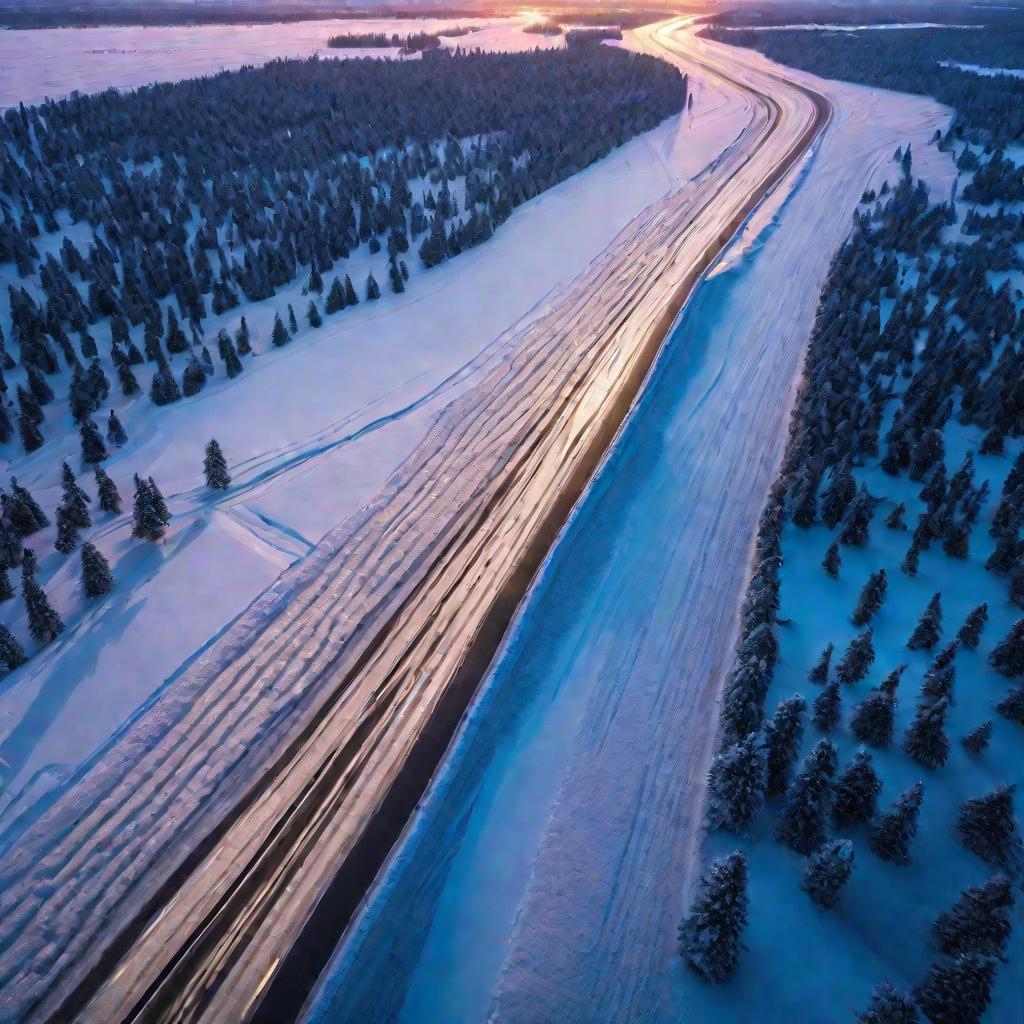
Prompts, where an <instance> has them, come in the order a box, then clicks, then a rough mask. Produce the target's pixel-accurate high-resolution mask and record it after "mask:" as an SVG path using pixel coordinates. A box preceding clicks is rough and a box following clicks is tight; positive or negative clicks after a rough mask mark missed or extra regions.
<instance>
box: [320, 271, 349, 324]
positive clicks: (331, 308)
mask: <svg viewBox="0 0 1024 1024" xmlns="http://www.w3.org/2000/svg"><path fill="white" fill-rule="evenodd" d="M344 308H345V292H344V289H343V288H342V287H341V282H340V281H339V280H338V279H337V278H335V279H334V280H333V281H332V282H331V288H330V291H329V292H328V293H327V299H326V301H325V302H324V311H325V312H326V313H327V315H328V316H330V315H332V314H333V313H338V312H340V311H341V310H343V309H344Z"/></svg>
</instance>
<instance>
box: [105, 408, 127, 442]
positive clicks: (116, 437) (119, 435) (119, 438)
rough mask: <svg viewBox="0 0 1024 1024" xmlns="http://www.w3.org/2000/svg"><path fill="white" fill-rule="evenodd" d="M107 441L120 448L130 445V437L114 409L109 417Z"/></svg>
mask: <svg viewBox="0 0 1024 1024" xmlns="http://www.w3.org/2000/svg"><path fill="white" fill-rule="evenodd" d="M107 440H108V441H109V442H110V443H111V444H112V445H116V446H117V447H118V448H120V447H121V446H122V445H124V444H127V443H128V435H127V434H126V433H125V429H124V426H123V425H122V424H121V421H120V420H119V419H118V417H117V413H116V412H114V410H113V409H111V410H110V415H109V416H108V417H107Z"/></svg>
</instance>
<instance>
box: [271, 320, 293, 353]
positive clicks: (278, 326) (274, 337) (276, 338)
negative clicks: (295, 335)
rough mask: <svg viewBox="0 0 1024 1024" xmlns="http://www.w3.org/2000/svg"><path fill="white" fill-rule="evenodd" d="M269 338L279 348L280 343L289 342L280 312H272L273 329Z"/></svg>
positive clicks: (285, 343)
mask: <svg viewBox="0 0 1024 1024" xmlns="http://www.w3.org/2000/svg"><path fill="white" fill-rule="evenodd" d="M270 340H271V341H272V342H273V343H274V345H276V346H277V347H278V348H280V347H281V346H282V345H287V344H288V342H289V340H290V339H289V336H288V328H287V327H285V325H284V321H283V320H282V319H281V314H280V313H275V314H274V330H273V333H272V334H271V335H270Z"/></svg>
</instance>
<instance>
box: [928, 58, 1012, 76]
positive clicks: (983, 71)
mask: <svg viewBox="0 0 1024 1024" xmlns="http://www.w3.org/2000/svg"><path fill="white" fill-rule="evenodd" d="M940 63H941V64H942V66H943V67H947V68H959V69H960V70H961V71H972V72H974V74H976V75H987V76H990V77H991V76H995V75H1009V76H1010V77H1011V78H1024V70H1022V69H1021V68H986V67H982V66H981V65H980V64H958V63H957V62H956V61H955V60H944V61H940Z"/></svg>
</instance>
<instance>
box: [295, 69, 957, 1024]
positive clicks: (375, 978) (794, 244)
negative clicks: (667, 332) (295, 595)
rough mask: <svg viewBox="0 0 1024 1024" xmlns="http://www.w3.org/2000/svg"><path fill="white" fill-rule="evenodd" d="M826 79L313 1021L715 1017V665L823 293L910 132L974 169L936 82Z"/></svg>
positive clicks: (331, 977) (942, 184)
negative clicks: (707, 815)
mask: <svg viewBox="0 0 1024 1024" xmlns="http://www.w3.org/2000/svg"><path fill="white" fill-rule="evenodd" d="M756 59H758V60H760V59H759V58H756ZM761 66H765V64H764V63H762V64H761ZM787 74H788V72H787ZM806 80H808V81H815V84H816V87H817V88H819V89H821V90H822V91H824V92H825V93H826V94H827V95H829V96H830V97H831V98H832V100H833V102H834V103H835V105H836V107H837V116H836V119H835V121H834V123H833V125H832V127H831V128H830V130H829V132H828V134H827V136H826V137H825V139H824V140H823V141H822V143H821V144H820V145H819V146H818V147H817V151H816V153H815V154H814V156H813V157H812V159H811V160H810V162H809V164H808V165H807V166H806V167H805V168H804V169H803V171H802V172H801V174H802V177H801V178H800V179H799V182H798V185H799V187H797V188H796V189H795V191H794V192H793V194H792V195H791V197H790V198H789V200H788V202H787V203H786V204H785V205H784V206H783V207H782V208H781V209H778V208H777V207H776V208H775V209H774V214H775V215H774V217H773V218H771V219H770V221H769V222H768V223H765V221H766V220H769V218H761V219H759V220H758V222H757V223H758V224H759V225H760V226H761V227H762V230H761V232H760V234H759V235H758V234H756V231H754V230H752V231H751V232H748V233H747V234H746V235H744V237H743V238H741V239H740V241H739V242H738V243H737V245H736V246H735V247H734V249H733V251H731V252H730V253H729V254H727V257H726V259H725V260H723V261H722V263H721V264H720V268H719V272H718V273H717V274H716V275H713V276H712V279H711V280H709V281H707V282H706V283H705V284H703V285H702V286H701V288H700V290H699V291H698V293H697V296H696V297H695V299H694V301H693V302H692V303H691V305H690V306H689V307H688V309H687V312H686V314H685V316H684V318H683V320H682V322H681V324H680V325H679V327H678V329H677V331H676V332H675V334H674V336H673V338H672V340H671V342H670V344H669V345H668V347H667V349H666V351H665V352H664V354H663V356H662V359H661V361H660V364H659V369H658V371H657V373H656V375H655V377H654V379H653V380H652V382H651V384H650V386H649V387H648V389H647V391H646V393H645V398H644V400H643V402H642V403H641V404H640V406H639V408H638V410H637V411H636V413H635V414H634V417H633V419H632V421H631V423H630V425H629V426H628V428H627V429H626V431H625V433H624V435H623V437H622V438H621V440H620V442H619V445H618V447H617V449H616V450H615V452H614V453H613V455H612V457H611V459H610V460H609V462H608V464H607V465H606V466H605V468H604V470H603V472H602V474H601V475H600V477H599V478H598V480H597V481H596V483H595V484H594V486H593V487H592V488H591V491H590V492H589V494H588V496H587V498H586V500H585V502H584V503H583V504H582V506H581V507H580V509H579V510H578V511H577V513H576V515H575V517H574V519H573V521H572V523H571V525H570V526H569V528H568V529H567V531H566V534H565V536H564V537H563V539H562V541H561V543H560V544H559V546H558V547H557V548H556V549H555V551H554V553H553V555H552V557H551V559H550V560H549V562H548V564H547V566H546V569H545V572H544V574H543V576H542V578H541V579H540V581H539V582H538V584H537V585H536V587H535V591H534V593H533V595H532V597H531V599H530V601H529V602H528V604H527V605H526V607H525V609H524V611H523V613H522V615H521V617H520V619H519V621H518V624H517V627H516V629H515V631H514V633H513V634H512V636H511V637H510V639H509V640H508V642H507V645H506V648H505V650H504V652H503V655H502V657H501V658H500V660H499V661H498V663H497V665H496V667H495V668H494V670H493V671H492V673H491V675H490V676H489V678H488V680H487V682H486V684H485V687H484V689H483V691H482V693H481V695H480V697H479V699H478V701H477V702H476V704H475V705H474V708H473V711H472V712H471V715H470V717H469V720H468V722H467V723H466V725H465V726H464V728H463V731H462V732H461V733H460V736H459V738H458V740H457V742H456V745H455V747H454V748H453V750H452V752H451V753H450V754H449V757H448V760H447V761H446V765H445V768H444V769H443V771H442V772H441V774H440V775H439V777H438V779H437V780H435V784H434V786H433V787H432V789H431V791H430V793H429V794H428V796H427V798H426V799H425V801H424V802H423V805H422V808H421V811H420V813H419V814H418V815H417V818H416V819H415V820H414V822H413V823H412V825H411V826H410V828H409V829H408V830H407V836H406V839H405V841H404V842H403V843H402V844H401V845H400V846H399V847H398V848H397V849H396V851H395V852H394V854H393V857H392V860H391V862H390V865H389V867H388V869H387V870H386V872H385V873H384V875H383V877H382V880H381V881H380V883H379V886H378V888H377V890H376V891H375V893H374V894H373V895H372V897H371V899H370V901H369V903H368V905H367V907H366V909H365V911H364V913H363V914H362V916H361V918H360V919H359V921H358V922H357V925H356V927H354V929H353V931H352V933H351V936H350V938H349V941H348V942H347V943H346V944H345V945H344V946H343V947H342V948H341V949H340V950H339V952H338V954H337V957H336V960H335V963H334V965H333V966H332V969H331V970H330V971H329V972H328V974H327V975H326V977H325V980H324V982H323V985H322V988H321V990H320V992H319V994H318V996H317V998H316V1000H315V1002H314V1005H313V1006H312V1007H311V1008H310V1012H309V1020H310V1021H314V1020H315V1021H317V1022H331V1024H340V1022H346V1024H355V1022H358V1021H365V1020H374V1021H379V1022H385V1021H387V1022H391V1021H400V1022H402V1024H425V1022H427V1021H437V1020H466V1021H470V1020H484V1019H491V1020H494V1021H499V1022H500V1021H510V1022H511V1021H514V1022H516V1024H534V1022H536V1024H543V1022H549V1021H552V1020H560V1021H567V1022H568V1021H572V1022H588V1024H589V1022H597V1021H608V1020H615V1021H616V1022H619V1021H637V1022H644V1024H650V1022H660V1021H665V1022H668V1021H673V1022H674V1021H679V1020H691V1019H692V1020H698V1019H700V1020H702V1021H703V1020H704V1019H705V1018H703V1017H700V1016H699V1014H701V1013H702V1012H703V1011H702V1010H701V1009H699V1008H694V1006H693V1005H691V1003H692V997H693V994H694V993H693V989H692V986H691V980H690V979H688V978H686V977H685V976H684V972H683V970H682V968H681V965H680V962H679V960H678V958H677V957H676V955H675V949H674V936H675V925H676V923H677V921H678V919H679V917H680V916H681V914H682V910H683V896H682V892H681V888H682V886H683V884H684V882H685V880H686V879H687V878H688V877H692V867H693V861H694V857H695V854H696V841H697V839H698V836H699V827H698V826H699V821H698V820H697V818H698V815H699V808H700V801H701V791H702V787H703V773H704V770H705V767H706V757H707V752H708V751H707V744H708V741H709V736H710V732H711V731H712V730H711V729H709V726H712V725H713V723H714V717H715V712H714V704H715V697H716V694H715V692H714V688H713V687H710V686H708V685H707V680H708V678H714V677H715V673H716V671H717V669H718V668H719V667H720V666H721V664H722V663H723V661H724V660H726V659H728V657H729V655H730V644H731V636H732V622H733V616H734V613H735V609H736V597H737V593H738V590H739V588H740V585H741V583H742V577H743V573H744V567H745V563H746V550H747V544H748V542H749V538H750V537H751V535H752V533H753V526H754V523H755V522H756V517H757V515H758V514H759V512H760V507H761V502H762V500H763V496H764V492H765V489H766V487H767V483H768V480H769V479H770V477H771V474H772V472H773V468H774V465H775V462H776V459H777V458H778V455H779V453H780V450H781V441H782V438H781V428H782V427H783V425H784V423H785V417H786V410H787V406H788V397H789V393H790V391H789V389H790V386H791V384H792V381H793V378H794V375H795V372H796V369H797V366H798V363H799V359H800V356H801V353H802V347H803V344H804V342H805V340H806V337H807V333H808V330H809V326H810V322H811V319H812V316H813V311H814V306H815V304H816V301H817V292H818V289H819V287H820V285H821V282H822V280H823V276H824V273H825V270H826V268H827V265H828V261H829V259H830V257H831V254H832V252H833V250H834V248H835V247H836V246H837V245H838V243H839V242H840V241H841V240H842V238H843V237H844V236H845V234H846V232H847V229H848V225H849V216H850V211H852V209H853V206H854V204H855V203H856V201H857V199H858V198H859V197H860V194H861V192H862V190H863V189H864V188H865V187H866V186H867V185H868V184H869V183H873V184H875V185H878V184H880V182H881V180H882V179H883V178H884V177H885V176H886V175H887V174H891V167H892V165H891V163H890V158H891V154H892V152H893V150H894V149H895V148H896V146H897V145H898V144H902V143H905V142H906V141H907V140H908V139H912V140H913V145H914V149H915V153H916V161H915V171H916V172H917V173H918V174H920V175H922V176H924V177H926V178H927V179H928V180H929V181H930V182H931V183H932V185H933V186H934V187H935V188H936V190H938V191H939V192H940V193H941V192H942V191H943V190H947V189H948V188H949V186H950V184H951V182H952V180H953V176H954V173H955V172H954V170H953V167H952V163H951V161H950V159H949V157H948V156H945V155H943V154H939V153H938V152H937V151H936V150H934V149H933V148H928V147H927V146H926V144H925V143H926V141H927V139H928V138H929V137H930V136H931V135H932V133H933V132H934V129H935V128H936V127H942V126H944V125H945V123H946V121H947V118H948V112H947V111H944V110H943V109H942V108H940V107H938V106H937V105H936V104H935V103H934V102H932V101H929V100H926V99H922V98H919V97H910V96H897V95H894V94H890V93H883V92H878V91H871V90H867V89H862V88H858V87H856V86H849V85H842V84H835V83H823V82H820V81H816V80H813V79H810V77H809V76H808V77H807V79H806ZM819 955H820V954H819ZM715 1012H716V1013H717V1016H716V1017H714V1019H715V1020H717V1021H725V1020H732V1019H743V1020H755V1019H757V1020H760V1018H755V1017H753V1016H751V1017H737V1018H733V1017H731V1016H730V1015H729V1014H730V1011H728V1010H724V1011H723V1010H722V1008H721V1007H720V1006H719V1007H718V1008H717V1010H716V1011H715ZM489 1014H490V1016H488V1015H489ZM790 1019H799V1020H801V1021H802V1020H804V1019H805V1018H803V1017H796V1018H794V1017H792V1016H791V1017H790Z"/></svg>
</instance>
